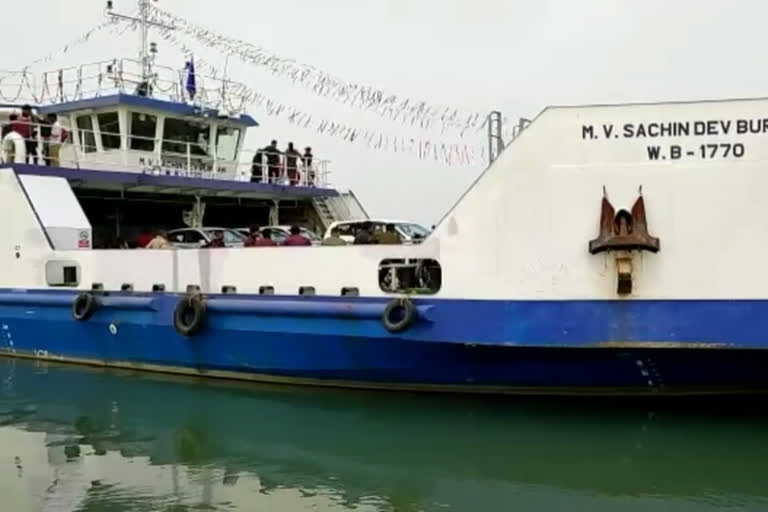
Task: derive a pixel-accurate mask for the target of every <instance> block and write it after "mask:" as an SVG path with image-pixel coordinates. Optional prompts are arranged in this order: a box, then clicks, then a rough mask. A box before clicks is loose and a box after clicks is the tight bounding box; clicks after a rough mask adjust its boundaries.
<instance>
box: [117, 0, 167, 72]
mask: <svg viewBox="0 0 768 512" xmlns="http://www.w3.org/2000/svg"><path fill="white" fill-rule="evenodd" d="M153 1H155V2H157V0H153ZM138 3H139V14H138V16H129V15H127V14H120V13H116V12H114V11H113V9H114V2H113V1H112V0H107V16H109V17H110V18H112V19H113V20H115V22H119V21H129V22H131V23H137V24H138V25H139V61H140V62H141V81H142V83H145V84H149V80H150V79H151V78H152V60H153V57H154V55H155V53H157V45H156V44H155V43H150V42H149V28H150V27H156V28H164V29H168V30H175V28H176V27H173V26H170V25H165V24H163V23H158V22H156V21H152V20H150V18H149V12H150V10H151V9H152V7H151V5H150V0H138Z"/></svg>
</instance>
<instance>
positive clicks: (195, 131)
mask: <svg viewBox="0 0 768 512" xmlns="http://www.w3.org/2000/svg"><path fill="white" fill-rule="evenodd" d="M187 146H189V152H190V153H191V154H192V156H208V154H209V152H210V146H211V126H210V125H209V124H205V123H200V122H195V121H185V120H183V119H173V118H166V120H165V125H164V127H163V153H178V154H180V155H186V154H187Z"/></svg>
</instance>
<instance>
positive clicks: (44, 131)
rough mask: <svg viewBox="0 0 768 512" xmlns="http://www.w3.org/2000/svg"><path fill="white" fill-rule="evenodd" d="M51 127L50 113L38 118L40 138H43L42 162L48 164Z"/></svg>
mask: <svg viewBox="0 0 768 512" xmlns="http://www.w3.org/2000/svg"><path fill="white" fill-rule="evenodd" d="M52 129H53V121H51V114H48V115H47V116H45V117H44V118H43V119H41V120H40V138H41V139H43V164H44V165H50V163H49V160H48V153H49V151H48V149H49V143H48V141H49V140H50V138H51V130H52Z"/></svg>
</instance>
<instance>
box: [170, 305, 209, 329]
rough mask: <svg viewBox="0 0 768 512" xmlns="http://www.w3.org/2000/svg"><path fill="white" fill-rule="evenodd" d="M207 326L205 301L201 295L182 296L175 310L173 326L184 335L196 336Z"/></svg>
mask: <svg viewBox="0 0 768 512" xmlns="http://www.w3.org/2000/svg"><path fill="white" fill-rule="evenodd" d="M204 326H205V303H204V302H203V300H202V299H201V298H200V296H199V295H189V296H186V297H184V298H182V299H181V300H180V301H179V303H178V304H176V309H175V310H174V311H173V327H174V328H175V329H176V332H178V333H179V334H181V335H182V336H194V335H195V334H197V333H198V332H200V330H201V329H202V328H203V327H204Z"/></svg>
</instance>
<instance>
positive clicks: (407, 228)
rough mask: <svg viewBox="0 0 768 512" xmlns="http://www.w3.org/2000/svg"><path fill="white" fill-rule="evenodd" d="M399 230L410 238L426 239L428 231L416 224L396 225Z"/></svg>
mask: <svg viewBox="0 0 768 512" xmlns="http://www.w3.org/2000/svg"><path fill="white" fill-rule="evenodd" d="M397 227H398V228H400V230H401V231H402V232H403V233H405V234H406V235H407V236H408V237H410V238H426V237H427V235H429V231H428V230H427V229H426V228H424V227H422V226H419V225H418V224H398V225H397Z"/></svg>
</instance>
